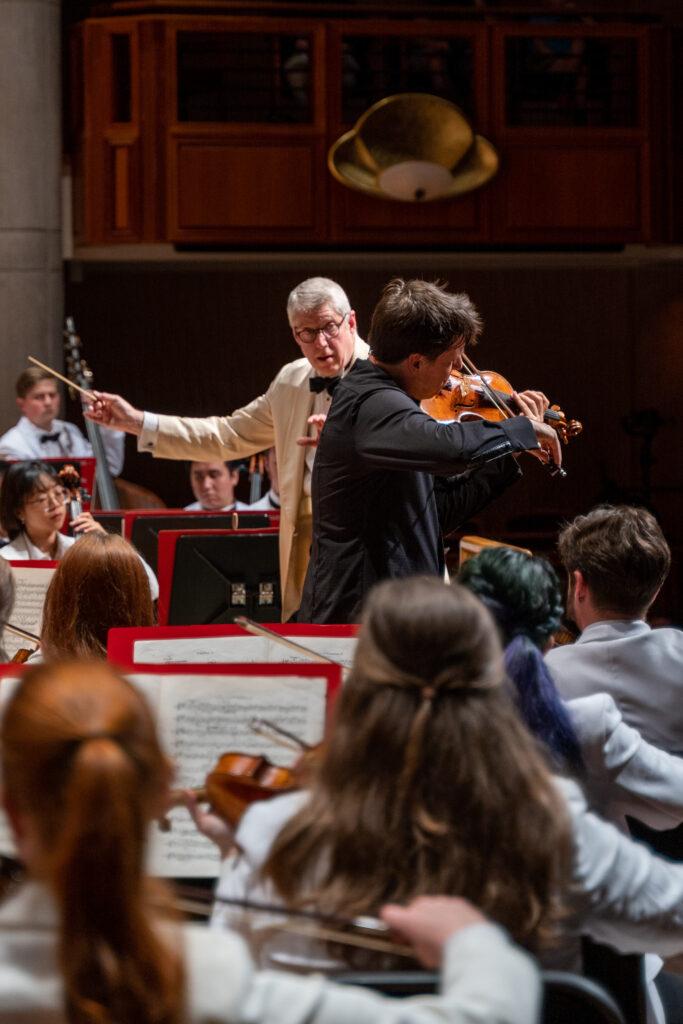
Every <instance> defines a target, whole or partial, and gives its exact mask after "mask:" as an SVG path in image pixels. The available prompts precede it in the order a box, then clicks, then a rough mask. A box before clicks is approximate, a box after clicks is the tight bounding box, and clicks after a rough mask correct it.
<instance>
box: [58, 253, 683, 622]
mask: <svg viewBox="0 0 683 1024" xmlns="http://www.w3.org/2000/svg"><path fill="white" fill-rule="evenodd" d="M682 271H683V256H682V255H681V253H680V251H677V250H659V251H656V250H655V251H648V250H646V249H641V248H633V249H627V250H625V251H624V252H620V253H588V254H586V253H584V254H572V253H544V254H534V253H516V254H511V253H510V254H486V253H481V254H442V255H439V254H433V253H432V254H421V253H411V254H408V255H405V254H403V255H402V254H387V253H384V254H377V255H376V256H373V255H372V254H368V253H364V254H356V255H354V254H350V253H347V254H338V255H330V254H324V255H321V254H318V255H316V254H313V255H306V254H301V255H297V256H295V257H294V256H277V255H274V256H256V255H255V254H253V255H242V256H235V257H233V258H230V259H228V258H225V257H219V256H216V257H211V256H206V255H204V256H199V257H196V258H194V259H193V258H192V257H187V258H186V259H184V258H182V257H177V258H176V259H175V260H174V261H173V262H166V263H163V264H161V263H155V262H143V263H140V262H135V263H127V262H125V261H123V260H121V261H117V262H98V261H96V260H92V261H87V262H74V263H72V264H70V265H69V266H68V270H67V282H66V302H65V309H66V311H67V312H68V313H71V314H72V315H74V316H75V318H76V324H77V327H78V329H79V331H80V333H81V335H82V338H83V342H84V351H85V355H86V357H87V358H88V360H89V361H90V363H91V365H92V367H93V369H94V371H95V374H96V383H97V384H98V385H99V386H100V387H102V388H104V389H106V390H111V391H118V392H120V393H122V394H124V395H125V396H126V397H127V398H128V399H129V400H130V401H132V402H133V403H134V404H136V405H138V406H141V407H143V408H147V409H152V410H154V411H158V412H176V413H184V414H188V415H209V414H215V413H226V412H230V411H231V410H232V409H234V408H236V407H238V406H240V405H242V404H244V403H246V402H247V401H249V400H250V399H251V398H253V397H255V396H256V395H257V394H259V393H261V392H262V391H263V390H265V388H266V387H267V385H268V383H269V381H270V380H271V378H272V377H273V375H274V373H275V372H276V371H277V369H278V368H279V367H280V366H281V365H282V364H283V363H284V362H287V361H289V360H290V359H293V358H296V357H297V355H298V349H297V348H296V346H295V344H294V342H293V340H292V337H291V334H290V333H289V331H288V327H287V323H286V318H285V314H284V307H285V303H286V299H287V294H288V292H289V290H290V289H291V288H292V287H293V286H294V285H295V284H296V283H297V282H298V281H300V280H302V279H303V278H305V277H308V276H311V275H313V274H316V273H323V274H326V275H327V276H330V277H333V278H335V279H336V280H338V281H339V282H340V283H341V284H342V285H343V286H344V288H345V289H346V290H347V292H348V294H349V296H350V298H351V301H352V304H353V305H354V307H355V309H356V311H357V313H358V319H359V325H360V330H361V334H364V333H365V332H366V331H367V327H368V325H369V318H370V313H371V311H372V307H373V305H374V302H375V301H376V299H377V297H378V295H379V292H380V290H381V288H382V285H383V284H384V283H385V282H386V281H387V280H388V279H389V278H390V277H391V276H393V275H395V274H399V275H402V276H405V277H413V276H423V277H427V278H430V279H434V278H441V279H442V280H447V281H448V282H449V283H450V286H451V288H452V289H453V290H463V291H467V292H468V293H469V294H470V296H471V297H472V298H473V300H474V301H475V302H476V304H477V305H478V306H479V308H480V309H481V311H482V313H483V315H484V318H485V321H486V331H485V334H484V337H483V339H482V341H481V343H480V345H479V347H478V349H477V350H474V351H473V353H472V355H473V356H474V359H475V362H477V363H478V365H479V366H480V368H482V369H495V370H497V371H499V372H501V373H503V374H504V375H505V376H507V377H508V378H509V379H510V380H511V381H512V382H513V383H514V384H515V386H516V387H518V388H519V389H522V388H525V387H537V388H540V389H542V390H544V391H545V392H546V393H547V394H548V396H549V397H550V399H551V401H554V402H558V403H559V404H560V405H561V406H562V408H563V409H564V411H565V412H566V413H567V415H568V416H570V417H575V418H578V419H580V420H581V421H582V422H583V424H584V434H583V436H582V437H580V438H578V439H577V440H576V441H574V442H572V444H571V446H570V447H569V448H568V449H566V450H565V456H566V463H565V465H566V469H567V472H568V474H569V475H568V478H567V479H566V480H564V481H558V480H554V479H551V478H549V477H548V476H547V474H546V473H544V472H543V470H542V468H541V467H540V466H538V465H537V464H536V463H535V462H534V460H531V459H526V460H525V478H524V480H523V482H522V483H521V484H520V485H519V486H517V487H516V488H515V489H514V490H513V491H511V492H510V493H509V495H507V496H506V497H505V498H503V499H502V500H501V501H499V502H498V503H497V505H495V506H494V507H493V508H492V509H491V510H489V511H488V512H487V513H486V514H485V515H484V516H482V517H481V520H480V521H478V522H477V524H476V525H477V528H478V529H481V530H482V531H485V532H487V533H489V534H490V535H493V536H495V535H497V534H500V533H501V532H504V531H508V532H509V531H512V532H513V533H514V532H515V531H516V532H520V531H521V532H525V533H526V534H527V535H528V536H529V538H530V542H531V541H533V535H534V531H535V530H537V529H540V532H543V531H546V533H547V531H548V527H549V525H550V527H551V528H552V524H553V523H554V522H556V521H559V520H561V519H562V518H565V517H569V516H572V515H574V514H576V513H577V512H581V511H586V510H587V509H589V508H590V507H591V506H592V505H593V504H595V503H596V502H597V501H598V500H603V499H605V498H611V499H612V500H642V498H643V474H642V469H641V465H640V459H641V456H642V440H641V438H639V437H637V436H633V435H632V434H629V433H627V432H626V430H625V429H624V425H623V421H624V419H625V418H626V417H629V416H631V417H633V415H634V414H637V413H639V412H640V413H642V411H643V410H647V409H655V410H656V414H657V416H658V417H659V418H661V421H662V423H661V427H660V429H659V431H658V433H657V435H656V437H655V439H654V445H653V455H654V458H655V459H656V462H655V464H654V466H653V468H652V491H651V496H650V497H651V503H652V505H653V507H654V508H655V510H656V511H657V513H658V515H659V516H660V519H661V521H662V523H663V525H664V527H665V530H666V532H667V535H668V537H669V538H670V540H671V542H672V544H673V545H674V546H675V547H676V548H678V547H680V546H681V545H683V527H682V526H681V523H682V522H683V515H682V513H683V459H682V458H681V447H680V442H681V420H680V415H679V412H678V407H679V392H680V390H681V385H682V384H683V343H682V339H683V287H682V282H683V273H682ZM639 422H641V420H637V421H636V425H637V424H638V423H639ZM127 443H128V446H129V447H128V449H127V458H126V469H125V476H126V477H127V478H128V479H130V480H133V481H136V482H139V483H142V484H144V485H146V486H147V487H150V488H152V489H153V490H155V491H157V492H158V493H159V494H160V495H161V496H162V497H163V498H164V500H165V501H166V502H167V503H168V504H169V505H179V504H185V503H186V502H187V501H189V500H190V493H189V488H188V486H187V483H186V473H187V470H186V467H185V466H183V465H182V464H175V463H169V462H162V461H156V460H152V459H151V458H149V457H148V456H141V455H138V454H137V452H136V451H135V445H134V442H133V441H132V440H131V439H128V442H127ZM539 542H540V538H539ZM682 590H683V587H682V586H681V583H680V566H677V568H676V571H675V573H674V575H673V576H672V580H671V582H670V584H669V585H668V588H667V593H666V595H665V599H664V603H663V605H662V613H663V614H670V615H672V616H673V617H674V618H676V619H678V620H679V621H680V619H681V618H683V609H681V591H682Z"/></svg>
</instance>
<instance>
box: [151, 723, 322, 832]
mask: <svg viewBox="0 0 683 1024" xmlns="http://www.w3.org/2000/svg"><path fill="white" fill-rule="evenodd" d="M249 724H250V727H251V728H252V729H253V730H254V732H258V733H262V734H265V735H267V734H270V735H275V736H276V737H277V738H278V739H279V741H280V742H281V743H282V744H283V746H288V747H291V746H294V745H295V746H296V748H297V749H298V750H299V751H301V757H300V758H299V760H298V761H297V762H296V764H294V765H293V766H292V767H291V768H286V767H285V766H284V765H278V764H274V763H273V762H272V761H271V760H270V759H269V758H268V757H266V756H265V755H263V754H245V753H238V752H235V751H229V752H228V753H226V754H221V756H220V757H219V759H218V761H217V762H216V764H215V765H214V767H213V768H212V769H211V771H210V772H209V773H208V775H207V776H206V779H205V782H204V785H203V786H198V787H194V788H192V789H190V792H191V793H193V794H194V796H195V797H196V799H197V800H198V801H199V802H200V803H208V804H209V805H210V807H211V808H212V810H213V811H214V812H215V813H216V814H217V815H218V816H219V817H220V818H223V820H224V821H227V822H228V824H229V825H232V826H233V827H234V826H237V825H238V824H239V822H240V819H241V818H242V815H243V814H244V812H245V811H246V810H247V808H248V807H249V806H250V805H251V804H253V803H256V802H257V801H258V800H270V799H271V798H272V797H274V796H281V795H282V794H283V793H289V792H291V791H292V790H295V789H300V788H301V786H302V785H304V784H305V782H306V780H307V776H308V772H309V770H310V767H311V763H312V759H313V756H314V755H315V754H316V753H317V751H318V749H319V747H313V746H311V745H310V744H308V743H304V741H303V740H301V739H299V737H298V736H294V734H293V733H290V732H288V731H287V730H286V729H282V728H280V727H279V726H277V725H275V724H274V723H272V722H268V721H267V720H266V719H261V718H254V719H252V720H251V722H250V723H249ZM186 792H187V790H183V789H175V790H172V791H171V794H170V798H169V802H168V806H167V810H171V809H172V808H174V807H180V806H182V804H183V802H184V796H185V793H186ZM169 824H170V823H169V821H168V819H167V818H164V819H163V821H162V822H161V826H162V829H164V830H168V828H169Z"/></svg>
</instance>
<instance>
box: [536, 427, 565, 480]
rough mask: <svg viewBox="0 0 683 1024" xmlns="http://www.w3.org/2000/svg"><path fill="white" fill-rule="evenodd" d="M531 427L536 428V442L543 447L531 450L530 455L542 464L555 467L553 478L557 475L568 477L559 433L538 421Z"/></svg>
mask: <svg viewBox="0 0 683 1024" xmlns="http://www.w3.org/2000/svg"><path fill="white" fill-rule="evenodd" d="M531 425H532V427H533V428H534V433H535V435H536V440H537V441H538V443H539V444H540V446H541V447H540V448H531V449H529V455H533V456H534V457H535V458H537V459H538V460H539V461H540V462H546V463H548V464H549V465H550V466H552V467H554V472H553V476H554V475H555V474H556V473H559V474H560V475H561V476H566V473H565V472H564V470H563V469H562V445H561V444H560V439H559V437H558V435H557V431H556V430H554V429H553V428H552V427H549V426H548V424H547V423H539V422H538V421H536V420H532V421H531Z"/></svg>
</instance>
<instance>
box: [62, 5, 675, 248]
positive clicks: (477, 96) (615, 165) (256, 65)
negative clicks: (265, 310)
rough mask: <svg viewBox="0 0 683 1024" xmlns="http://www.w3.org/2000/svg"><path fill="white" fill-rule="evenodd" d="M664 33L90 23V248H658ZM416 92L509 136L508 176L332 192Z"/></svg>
mask: <svg viewBox="0 0 683 1024" xmlns="http://www.w3.org/2000/svg"><path fill="white" fill-rule="evenodd" d="M656 32H657V30H656V29H654V28H652V27H650V26H645V25H627V24H598V23H594V22H591V23H590V24H583V23H580V22H576V21H575V22H571V23H566V24H563V23H560V22H557V21H556V20H554V19H549V18H546V19H542V18H538V19H536V20H533V19H531V20H527V21H526V22H515V23H505V22H499V23H495V22H494V23H486V22H484V21H448V20H439V21H435V20H433V21H427V20H421V19H419V18H418V19H411V20H401V19H400V18H394V19H392V20H389V19H384V20H369V19H361V18H356V19H351V20H350V19H345V20H339V19H337V20H334V19H328V20H321V19H312V18H310V19H306V18H294V17H291V18H289V17H288V18H283V17H266V16H259V17H242V16H233V15H227V14H226V15H218V14H216V15H213V14H212V15H206V16H201V17H200V16H189V15H182V14H180V15H178V14H170V15H161V14H146V15H145V14H140V15H133V14H131V15H129V16H126V17H123V16H119V17H112V18H97V19H89V20H86V21H85V22H82V23H81V24H80V25H78V26H77V27H76V30H75V31H74V33H73V37H72V67H73V73H72V84H71V93H72V107H73V115H74V116H73V123H74V126H75V128H74V137H75V139H76V147H75V153H74V165H75V175H74V176H75V186H76V187H75V206H76V211H77V219H76V227H77V236H78V237H77V240H78V241H79V242H80V243H81V244H102V243H112V242H143V241H170V242H173V243H176V244H179V245H202V244H204V245H229V246H240V245H244V246H250V245H271V246H272V245H275V246H279V245H283V246H295V247H304V246H309V245H323V246H324V245H339V244H341V245H352V246H357V245H381V246H397V247H398V246H401V247H406V246H411V245H428V244H435V245H439V246H453V245H463V244H465V245H466V244H477V245H481V244H512V245H517V244H544V245H546V244H576V243H581V244H605V243H608V244H609V243H624V242H635V241H641V242H643V241H651V240H653V239H656V238H657V237H658V232H659V234H660V236H661V229H660V227H659V224H658V218H657V208H656V207H655V215H654V216H653V204H652V197H653V194H654V195H657V194H658V192H661V184H662V181H663V175H664V167H663V166H662V161H661V160H660V161H658V160H657V159H655V158H654V157H655V155H656V152H657V147H658V145H659V141H660V140H659V138H658V134H661V125H662V120H661V118H658V117H657V116H653V100H652V82H653V77H654V68H653V63H652V61H651V54H650V51H651V47H652V46H653V42H657V39H656ZM659 42H660V43H661V40H659ZM411 91H413V92H430V93H434V94H436V95H440V96H444V97H445V98H447V99H449V100H452V101H453V102H455V103H456V104H457V105H458V106H460V107H461V108H462V109H463V110H464V112H465V113H466V114H467V116H468V117H469V118H470V120H471V121H472V123H473V125H474V127H475V129H476V130H477V131H478V132H480V133H481V134H483V135H484V136H486V137H487V138H488V139H489V140H490V141H491V142H493V144H494V145H495V146H496V148H497V149H498V151H499V153H500V157H501V166H500V171H499V174H498V176H497V177H496V178H495V179H494V180H493V181H492V182H490V183H489V184H488V185H486V186H485V187H484V188H482V189H480V190H479V191H477V192H473V193H471V194H469V195H466V196H463V197H461V198H458V199H455V200H449V201H437V202H432V203H425V204H423V205H411V204H406V203H399V202H395V201H392V200H389V199H379V198H377V199H376V198H374V197H371V196H367V195H361V194H360V193H357V192H353V191H351V190H349V189H346V188H344V187H343V186H342V185H340V184H338V183H337V182H336V181H334V180H333V179H332V177H331V176H330V174H329V173H328V171H327V166H326V157H327V150H328V148H329V146H330V145H331V144H332V143H333V142H334V141H335V139H337V138H338V137H339V135H341V134H342V132H344V131H346V130H348V129H349V128H350V127H351V126H352V125H353V123H354V122H355V120H356V119H357V117H358V116H359V115H360V114H361V113H362V112H363V111H364V110H366V109H367V108H368V107H369V106H370V105H371V104H372V103H374V102H376V100H377V99H379V98H381V97H382V96H386V95H391V94H394V93H397V92H411ZM655 128H656V130H655Z"/></svg>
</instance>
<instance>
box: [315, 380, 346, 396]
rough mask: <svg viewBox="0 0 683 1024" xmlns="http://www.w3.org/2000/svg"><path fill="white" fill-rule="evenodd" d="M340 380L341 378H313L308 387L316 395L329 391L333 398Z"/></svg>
mask: <svg viewBox="0 0 683 1024" xmlns="http://www.w3.org/2000/svg"><path fill="white" fill-rule="evenodd" d="M340 380H341V377H311V378H310V380H309V382H308V387H309V389H310V390H311V391H312V392H313V394H314V395H319V394H321V393H322V392H323V391H327V393H328V395H330V396H332V395H333V394H334V390H335V388H336V386H337V384H338V383H339V381H340Z"/></svg>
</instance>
